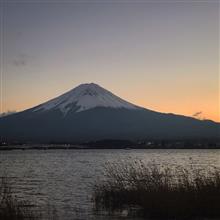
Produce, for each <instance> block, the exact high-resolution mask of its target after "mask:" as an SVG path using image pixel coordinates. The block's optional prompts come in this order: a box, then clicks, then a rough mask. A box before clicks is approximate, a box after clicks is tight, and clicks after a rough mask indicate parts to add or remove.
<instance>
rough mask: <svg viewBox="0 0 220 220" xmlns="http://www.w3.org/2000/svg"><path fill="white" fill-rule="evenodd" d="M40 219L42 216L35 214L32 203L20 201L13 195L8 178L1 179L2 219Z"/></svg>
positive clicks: (0, 214) (0, 215)
mask: <svg viewBox="0 0 220 220" xmlns="http://www.w3.org/2000/svg"><path fill="white" fill-rule="evenodd" d="M39 218H40V214H39V213H38V214H37V213H36V212H34V209H33V205H31V204H30V202H28V201H22V200H19V199H17V198H16V197H15V196H14V195H13V193H12V187H11V185H10V181H9V179H8V178H6V177H2V178H0V219H2V220H23V219H39Z"/></svg>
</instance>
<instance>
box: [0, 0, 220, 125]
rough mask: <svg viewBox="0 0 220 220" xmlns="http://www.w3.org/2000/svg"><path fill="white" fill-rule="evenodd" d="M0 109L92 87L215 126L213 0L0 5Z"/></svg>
mask: <svg viewBox="0 0 220 220" xmlns="http://www.w3.org/2000/svg"><path fill="white" fill-rule="evenodd" d="M0 7H1V9H0V10H1V12H0V14H1V29H0V30H1V35H0V36H1V47H0V49H1V74H2V75H1V97H2V100H1V101H2V102H1V111H4V112H5V111H8V110H16V111H21V110H24V109H27V108H30V107H33V106H35V105H38V104H40V103H42V102H45V101H47V100H49V99H51V98H54V97H56V96H58V95H61V94H62V93H64V92H66V91H68V90H70V89H72V88H73V87H75V86H77V85H78V84H81V83H88V82H94V83H97V84H99V85H100V86H102V87H104V88H106V89H108V90H110V91H111V92H113V93H114V94H116V95H118V96H120V97H121V98H123V99H126V100H127V101H129V102H132V103H134V104H136V105H140V106H143V107H146V108H148V109H152V110H156V111H160V112H172V113H176V114H183V115H187V116H192V115H193V114H195V113H196V112H200V111H201V112H202V114H200V115H199V117H201V118H209V119H212V120H215V121H220V116H219V10H220V9H219V1H212V0H208V1H187V0H186V1H166V0H165V1H157V0H156V1H122V0H119V1H107V0H103V1H92V0H91V1H65V0H64V1H52V0H49V1H48V0H47V1H40V0H39V1H38V0H29V1H19V0H17V1H13V0H7V1H3V0H2V1H1V3H0Z"/></svg>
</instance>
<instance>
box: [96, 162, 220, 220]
mask: <svg viewBox="0 0 220 220" xmlns="http://www.w3.org/2000/svg"><path fill="white" fill-rule="evenodd" d="M93 201H94V210H95V212H99V211H103V210H106V211H108V212H109V213H111V214H112V213H114V212H115V211H122V210H127V211H128V213H129V214H130V215H136V216H142V217H146V218H157V219H203V218H215V219H216V218H217V219H220V171H219V170H218V169H217V168H212V167H211V168H208V167H207V168H206V170H199V169H193V168H191V169H186V168H184V167H175V168H169V167H162V166H159V165H156V164H144V163H143V162H142V161H135V162H119V163H114V164H110V163H108V164H107V165H106V168H105V180H103V181H101V182H99V183H97V184H96V185H95V187H94V195H93Z"/></svg>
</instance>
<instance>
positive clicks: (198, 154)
mask: <svg viewBox="0 0 220 220" xmlns="http://www.w3.org/2000/svg"><path fill="white" fill-rule="evenodd" d="M137 159H142V160H143V161H144V162H146V163H148V162H152V161H154V162H155V163H157V164H160V165H166V166H178V165H183V166H185V167H199V168H201V169H203V168H206V167H207V166H216V167H219V168H220V150H158V149H157V150H138V149H137V150H115V149H113V150H112V149H111V150H107V149H105V150H25V151H22V150H19V151H0V176H8V177H10V179H11V182H12V186H13V191H14V193H15V194H16V195H17V196H18V197H19V198H21V199H28V200H30V201H32V202H33V203H34V204H37V205H39V207H45V206H47V205H48V204H49V205H52V206H54V207H56V209H57V212H58V215H59V217H60V219H62V220H70V219H74V220H76V219H101V220H104V219H119V218H113V217H109V218H107V217H106V216H94V214H93V213H92V202H91V198H92V189H93V185H94V183H95V181H97V180H99V179H102V178H103V170H104V165H105V163H106V162H113V163H114V162H116V161H117V162H118V161H120V160H122V161H132V160H137Z"/></svg>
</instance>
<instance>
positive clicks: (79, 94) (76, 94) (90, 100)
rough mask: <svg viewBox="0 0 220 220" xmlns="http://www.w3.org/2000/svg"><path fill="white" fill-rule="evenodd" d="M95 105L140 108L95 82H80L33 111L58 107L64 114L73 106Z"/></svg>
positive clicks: (92, 106)
mask: <svg viewBox="0 0 220 220" xmlns="http://www.w3.org/2000/svg"><path fill="white" fill-rule="evenodd" d="M95 107H110V108H126V109H142V108H141V107H138V106H136V105H133V104H131V103H129V102H127V101H125V100H123V99H121V98H119V97H118V96H116V95H114V94H112V93H111V92H109V91H108V90H106V89H104V88H102V87H101V86H99V85H97V84H95V83H89V84H81V85H79V86H77V87H76V88H74V89H72V90H70V91H69V92H67V93H65V94H63V95H61V96H59V97H57V98H55V99H52V100H50V101H48V102H46V103H43V104H41V105H39V106H37V107H35V108H34V109H33V111H48V110H52V109H59V110H60V111H61V112H62V113H63V114H64V115H66V114H67V113H68V112H69V111H70V110H72V109H73V108H75V109H76V111H75V112H81V111H85V110H88V109H92V108H95Z"/></svg>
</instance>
